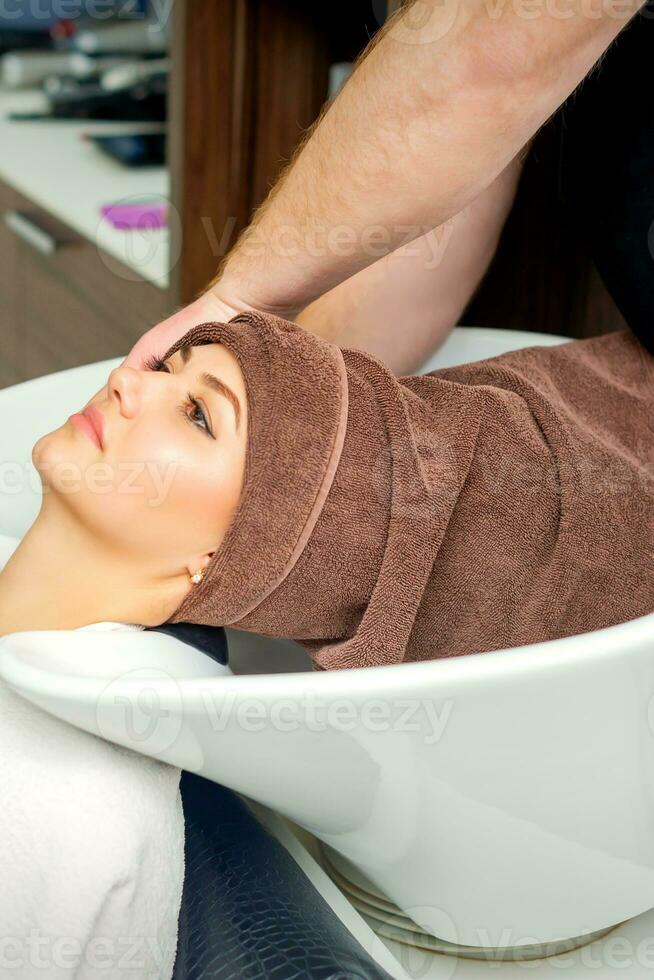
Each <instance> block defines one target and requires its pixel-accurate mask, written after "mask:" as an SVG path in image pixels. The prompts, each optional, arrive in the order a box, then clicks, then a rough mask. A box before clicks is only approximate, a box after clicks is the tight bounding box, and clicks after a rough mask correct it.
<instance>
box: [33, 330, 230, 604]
mask: <svg viewBox="0 0 654 980" xmlns="http://www.w3.org/2000/svg"><path fill="white" fill-rule="evenodd" d="M83 412H84V414H83V415H73V416H71V417H70V419H69V420H68V421H67V422H66V423H65V424H64V425H63V426H61V428H59V429H57V430H56V431H55V432H52V433H50V434H49V435H47V436H44V437H43V438H42V439H40V440H39V442H37V444H36V446H35V447H34V450H33V454H32V458H33V461H34V465H35V466H36V468H37V470H38V471H39V474H40V475H41V479H42V482H43V486H44V508H45V507H46V506H47V497H48V493H52V494H53V495H54V497H55V498H56V499H57V500H58V501H59V500H61V501H63V502H64V503H65V506H66V507H67V508H68V509H69V510H70V511H72V512H73V514H74V516H75V519H76V520H78V521H79V522H80V523H81V524H82V525H83V527H84V528H85V529H88V531H89V532H90V533H91V534H92V535H93V537H94V539H96V540H98V541H99V542H100V543H101V544H102V545H103V546H104V547H106V548H108V549H110V550H111V553H112V556H113V557H116V556H118V557H119V558H121V557H122V556H124V557H125V559H126V560H130V561H133V562H134V561H135V562H139V563H141V564H142V566H143V570H144V572H146V573H147V574H148V575H150V576H155V578H156V577H158V576H161V578H162V579H170V577H176V576H177V579H176V580H177V581H178V583H179V587H180V589H181V594H180V596H179V602H181V599H182V598H183V595H184V594H185V593H186V591H188V587H189V584H190V583H189V580H188V573H189V572H190V573H192V572H193V571H195V570H197V569H198V568H203V567H204V565H206V563H207V561H208V560H209V557H210V555H211V554H212V553H213V552H214V551H215V550H216V549H217V548H218V547H219V545H220V543H221V541H222V539H223V537H224V535H225V532H226V530H227V528H228V526H229V524H230V522H231V520H232V517H233V515H234V512H235V510H236V506H237V504H238V500H239V496H240V493H241V489H242V486H243V478H244V470H245V458H246V450H247V398H246V389H245V382H244V379H243V375H242V372H241V369H240V367H239V364H238V361H237V360H236V358H235V357H234V355H233V354H232V353H231V352H230V351H229V350H228V349H227V348H226V347H224V346H223V345H222V344H207V345H203V346H199V347H187V348H183V349H181V350H180V351H177V352H176V353H175V354H173V356H172V357H171V358H170V359H169V360H168V361H166V362H165V363H162V362H158V363H157V362H155V363H153V364H152V365H151V366H150V369H148V370H135V369H134V368H129V367H118V368H115V369H114V370H113V371H112V372H111V374H110V375H109V379H108V381H107V384H106V386H105V387H104V388H102V389H101V390H100V391H99V392H98V393H97V394H96V395H95V396H94V397H93V398H92V399H91V401H90V402H89V403H88V405H87V406H86V407H85V408H84V410H83ZM175 608H176V605H173V608H172V609H170V610H169V613H172V612H173V611H174V609H175Z"/></svg>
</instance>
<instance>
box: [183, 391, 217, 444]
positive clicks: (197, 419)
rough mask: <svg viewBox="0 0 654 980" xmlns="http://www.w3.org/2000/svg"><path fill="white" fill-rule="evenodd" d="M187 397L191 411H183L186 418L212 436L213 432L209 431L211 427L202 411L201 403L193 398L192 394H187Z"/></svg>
mask: <svg viewBox="0 0 654 980" xmlns="http://www.w3.org/2000/svg"><path fill="white" fill-rule="evenodd" d="M187 397H188V400H189V404H190V406H191V411H190V412H185V415H186V418H187V419H189V420H190V421H191V423H192V424H193V425H196V426H197V427H198V428H199V429H204V431H205V432H206V433H208V435H210V436H211V437H212V438H214V435H213V432H212V431H211V427H210V425H209V420H208V419H207V416H206V415H205V413H204V410H203V408H202V405H201V404H200V402H199V401H198V400H197V398H193V396H192V395H190V394H189V395H187Z"/></svg>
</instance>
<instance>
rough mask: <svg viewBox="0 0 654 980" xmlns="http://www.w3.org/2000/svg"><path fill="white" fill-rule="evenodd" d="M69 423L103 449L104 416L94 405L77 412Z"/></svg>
mask: <svg viewBox="0 0 654 980" xmlns="http://www.w3.org/2000/svg"><path fill="white" fill-rule="evenodd" d="M69 422H70V423H71V425H74V426H75V428H76V429H79V430H80V432H84V433H85V434H86V435H87V436H88V437H89V439H91V440H92V442H94V443H95V444H96V446H98V448H99V449H102V448H103V431H104V416H103V415H102V412H101V411H100V410H99V409H97V408H96V407H95V406H94V405H87V406H86V408H85V409H84V410H83V411H81V412H75V414H74V415H71V416H70V419H69Z"/></svg>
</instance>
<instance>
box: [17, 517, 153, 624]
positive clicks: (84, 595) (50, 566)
mask: <svg viewBox="0 0 654 980" xmlns="http://www.w3.org/2000/svg"><path fill="white" fill-rule="evenodd" d="M127 564H129V563H127ZM125 565H126V563H125V562H124V560H123V562H122V563H121V565H120V566H119V563H118V561H117V560H116V559H115V558H112V555H111V554H110V553H108V552H107V551H106V550H104V549H102V548H101V546H100V545H99V544H98V543H97V542H95V541H94V540H93V539H92V537H91V536H90V535H89V534H88V533H86V532H85V530H84V529H82V528H80V526H79V524H78V523H76V522H75V521H74V520H72V519H71V518H70V516H69V515H68V514H67V513H66V512H65V510H62V511H61V512H58V513H57V515H56V519H53V515H52V514H48V513H47V512H46V511H44V509H42V510H41V513H40V514H39V516H38V517H37V519H36V521H35V522H34V524H33V525H32V527H31V528H30V529H29V531H28V532H27V534H26V535H25V537H24V538H23V540H22V541H21V543H20V544H19V545H18V547H17V548H16V550H15V551H14V553H13V554H12V556H11V557H10V558H9V561H8V562H7V564H6V565H5V567H4V569H3V570H2V571H0V636H4V635H6V634H7V633H16V632H20V631H22V630H43V629H78V628H79V627H80V626H88V625H90V624H91V623H97V622H103V621H105V620H109V621H115V622H125V623H140V622H147V621H148V617H147V614H146V613H145V610H146V609H147V608H148V606H149V602H148V593H147V590H146V589H144V587H143V582H142V581H141V582H137V581H136V580H135V578H134V576H133V574H132V577H131V578H130V572H131V569H130V568H129V567H127V568H126V567H125Z"/></svg>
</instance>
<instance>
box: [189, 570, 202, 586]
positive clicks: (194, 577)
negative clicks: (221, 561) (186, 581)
mask: <svg viewBox="0 0 654 980" xmlns="http://www.w3.org/2000/svg"><path fill="white" fill-rule="evenodd" d="M203 574H204V572H202V571H197V572H194V573H193V575H191V582H193V584H194V585H197V584H198V582H201V581H202V576H203Z"/></svg>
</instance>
